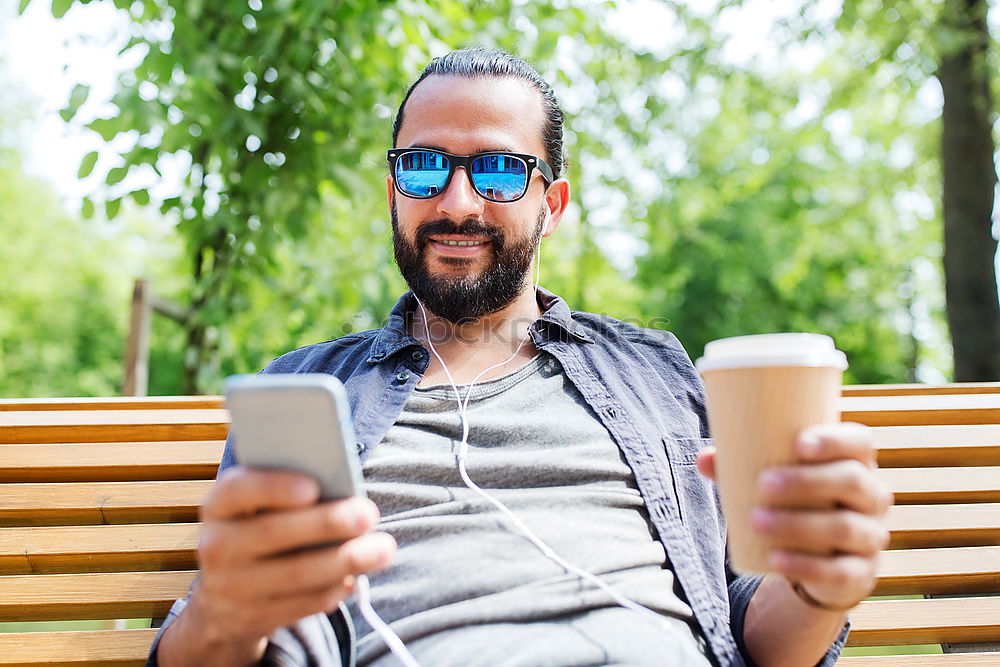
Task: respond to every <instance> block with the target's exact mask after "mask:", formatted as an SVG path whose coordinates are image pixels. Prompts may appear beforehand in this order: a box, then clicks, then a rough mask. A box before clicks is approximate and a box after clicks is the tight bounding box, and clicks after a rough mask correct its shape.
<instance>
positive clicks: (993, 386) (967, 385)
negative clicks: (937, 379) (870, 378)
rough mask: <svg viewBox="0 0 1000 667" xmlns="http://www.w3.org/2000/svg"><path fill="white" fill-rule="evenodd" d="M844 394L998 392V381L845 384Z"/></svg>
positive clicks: (916, 394)
mask: <svg viewBox="0 0 1000 667" xmlns="http://www.w3.org/2000/svg"><path fill="white" fill-rule="evenodd" d="M842 394H843V395H844V396H933V395H935V394H1000V382H953V383H951V384H845V385H844V387H843V389H842Z"/></svg>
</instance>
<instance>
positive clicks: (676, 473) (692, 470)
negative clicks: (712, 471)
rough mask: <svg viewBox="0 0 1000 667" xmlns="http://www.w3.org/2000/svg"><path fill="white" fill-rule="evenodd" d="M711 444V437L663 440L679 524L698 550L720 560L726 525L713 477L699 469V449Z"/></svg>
mask: <svg viewBox="0 0 1000 667" xmlns="http://www.w3.org/2000/svg"><path fill="white" fill-rule="evenodd" d="M711 445H712V439H711V438H672V437H667V438H664V439H663V446H664V449H665V450H666V453H667V459H668V460H669V461H670V475H671V477H672V478H673V485H674V494H675V496H676V498H677V507H678V509H679V511H680V515H681V523H682V524H683V526H684V528H685V530H686V531H687V532H688V534H689V535H690V536H691V539H692V540H693V541H694V543H695V546H696V547H697V549H698V551H699V552H701V553H702V554H705V555H708V554H711V557H710V560H712V561H715V560H716V558H717V559H718V561H719V562H720V563H721V561H722V560H723V559H724V557H725V544H726V526H725V521H724V519H723V517H722V511H721V509H720V505H719V495H718V491H717V489H716V486H715V484H714V483H713V482H712V480H710V479H708V478H707V477H704V476H702V474H701V473H700V472H698V467H697V463H696V462H697V458H698V452H700V451H702V450H703V449H705V448H706V447H709V446H711Z"/></svg>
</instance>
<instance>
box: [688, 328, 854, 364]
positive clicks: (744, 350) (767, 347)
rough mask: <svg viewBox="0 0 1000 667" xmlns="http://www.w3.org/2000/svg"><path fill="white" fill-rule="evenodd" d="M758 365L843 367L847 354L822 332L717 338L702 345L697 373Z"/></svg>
mask: <svg viewBox="0 0 1000 667" xmlns="http://www.w3.org/2000/svg"><path fill="white" fill-rule="evenodd" d="M759 366H817V367H829V368H837V369H839V370H844V369H845V368H847V356H846V355H845V354H844V353H843V352H841V351H840V350H838V349H837V348H836V347H835V346H834V344H833V339H832V338H830V337H829V336H824V335H823V334H811V333H778V334H759V335H755V336H736V337H734V338H720V339H719V340H713V341H712V342H711V343H708V344H707V345H706V346H705V354H704V356H703V357H702V358H701V359H699V360H698V361H697V362H696V363H695V367H696V368H697V369H698V372H700V373H704V372H705V371H715V370H721V369H725V368H756V367H759Z"/></svg>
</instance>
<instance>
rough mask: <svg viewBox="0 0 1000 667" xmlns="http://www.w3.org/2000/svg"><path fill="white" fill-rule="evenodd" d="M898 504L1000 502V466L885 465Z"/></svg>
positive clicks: (882, 473) (884, 476) (884, 478)
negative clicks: (917, 466)
mask: <svg viewBox="0 0 1000 667" xmlns="http://www.w3.org/2000/svg"><path fill="white" fill-rule="evenodd" d="M878 476H879V477H880V478H881V479H882V481H883V482H885V483H886V484H887V485H888V486H889V488H890V489H892V492H893V493H894V494H895V495H896V503H897V504H901V505H902V504H908V505H913V504H919V503H996V502H1000V466H977V467H965V468H959V467H951V468H882V469H880V470H879V471H878Z"/></svg>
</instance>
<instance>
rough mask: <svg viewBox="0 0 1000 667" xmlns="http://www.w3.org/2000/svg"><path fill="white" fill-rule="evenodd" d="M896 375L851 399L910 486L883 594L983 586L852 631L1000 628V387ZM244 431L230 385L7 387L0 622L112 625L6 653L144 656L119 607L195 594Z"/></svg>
mask: <svg viewBox="0 0 1000 667" xmlns="http://www.w3.org/2000/svg"><path fill="white" fill-rule="evenodd" d="M883 389H884V388H882V387H856V388H852V387H845V390H844V394H845V398H844V399H843V410H844V418H845V419H846V420H853V421H858V422H861V423H866V424H869V425H872V426H875V427H876V429H875V437H876V440H877V442H878V444H879V448H880V449H879V463H880V467H881V470H880V474H882V475H884V476H885V477H886V479H887V480H888V482H889V484H890V485H891V486H892V488H893V489H894V490H895V492H896V502H897V505H896V507H894V508H893V509H892V510H891V514H890V524H891V530H892V545H891V547H890V550H889V551H888V552H886V553H885V554H884V557H883V559H882V564H881V568H880V576H879V584H878V589H877V590H876V595H877V596H879V597H881V596H898V595H924V594H931V593H933V594H954V595H962V596H965V597H956V598H951V599H907V600H887V599H879V597H876V598H874V599H872V600H870V601H866V602H864V603H862V604H861V605H860V606H859V607H858V609H857V610H855V612H853V614H852V616H853V623H854V630H853V631H852V633H851V636H850V639H849V644H850V645H851V646H882V645H901V644H927V643H932V644H937V643H943V642H944V643H958V642H978V641H1000V597H989V596H988V595H986V594H987V593H991V592H992V593H995V592H998V591H1000V384H996V385H994V384H991V385H977V386H976V387H975V391H971V392H970V391H968V389H970V387H968V386H965V385H948V386H946V387H937V388H928V387H920V386H917V385H899V386H895V387H893V392H892V393H890V394H889V395H884V394H885V392H884V391H882V390H883ZM227 428H228V416H227V413H226V412H225V410H224V409H223V406H222V403H221V400H220V399H219V398H218V397H194V398H184V397H165V398H149V399H46V400H6V401H0V623H3V622H8V623H9V622H20V623H31V622H37V621H67V620H80V619H90V620H94V619H96V620H98V621H100V622H102V623H103V624H104V625H105V627H102V628H97V629H90V628H88V629H79V630H71V631H67V630H62V631H58V632H34V630H38V629H40V628H39V627H36V626H33V625H26V626H24V627H18V628H15V629H16V630H19V631H15V632H6V633H0V666H4V667H9V666H10V665H20V664H46V663H49V664H55V663H62V662H70V661H72V662H73V663H74V664H87V662H88V661H90V662H91V663H92V664H98V663H100V664H103V665H139V664H143V662H144V660H145V655H146V650H147V647H148V646H149V644H150V642H151V641H152V637H153V635H154V634H155V630H152V629H143V628H141V627H131V626H135V625H140V624H141V621H132V622H130V623H128V624H125V625H127V626H129V627H124V628H123V624H122V622H121V621H118V620H115V619H148V618H151V617H162V616H164V615H165V614H166V612H167V610H168V609H169V607H170V604H171V603H172V602H173V600H174V599H175V598H178V597H182V596H183V595H184V594H185V593H186V590H187V587H188V585H189V583H190V582H191V580H192V579H193V577H194V575H195V572H196V567H197V565H196V562H195V557H194V554H195V549H196V547H197V540H198V524H197V512H198V506H199V504H200V502H201V500H202V498H204V496H205V494H206V493H207V492H208V490H209V488H210V487H211V484H212V483H213V482H212V479H213V477H214V475H215V470H216V467H217V465H218V462H219V459H220V457H221V453H222V448H223V443H224V439H225V436H226V432H227ZM0 629H7V630H10V629H11V627H10V626H6V627H3V626H0ZM27 630H33V632H28V631H27ZM993 655H994V657H995V656H996V655H997V654H993ZM929 657H932V658H934V659H935V660H936V662H931V663H927V664H935V665H939V664H946V663H945V662H944V660H945V659H947V660H948V661H949V662H948V664H950V663H951V662H954V664H965V663H959V662H957V661H958V660H964V659H967V658H965V657H961V656H941V655H937V656H929ZM892 660H896V659H893V658H885V659H881V658H870V657H865V658H844V659H842V663H844V664H864V665H869V664H872V665H878V664H882V662H880V661H887V662H885V664H887V665H888V664H895V663H892V662H891V661H892ZM906 660H907V665H908V666H909V667H913V666H914V665H920V664H922V663H921V662H920V660H922V658H907V659H906ZM858 661H861V662H858ZM914 661H916V662H914ZM998 662H1000V660H998ZM898 664H902V662H899V663H898Z"/></svg>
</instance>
